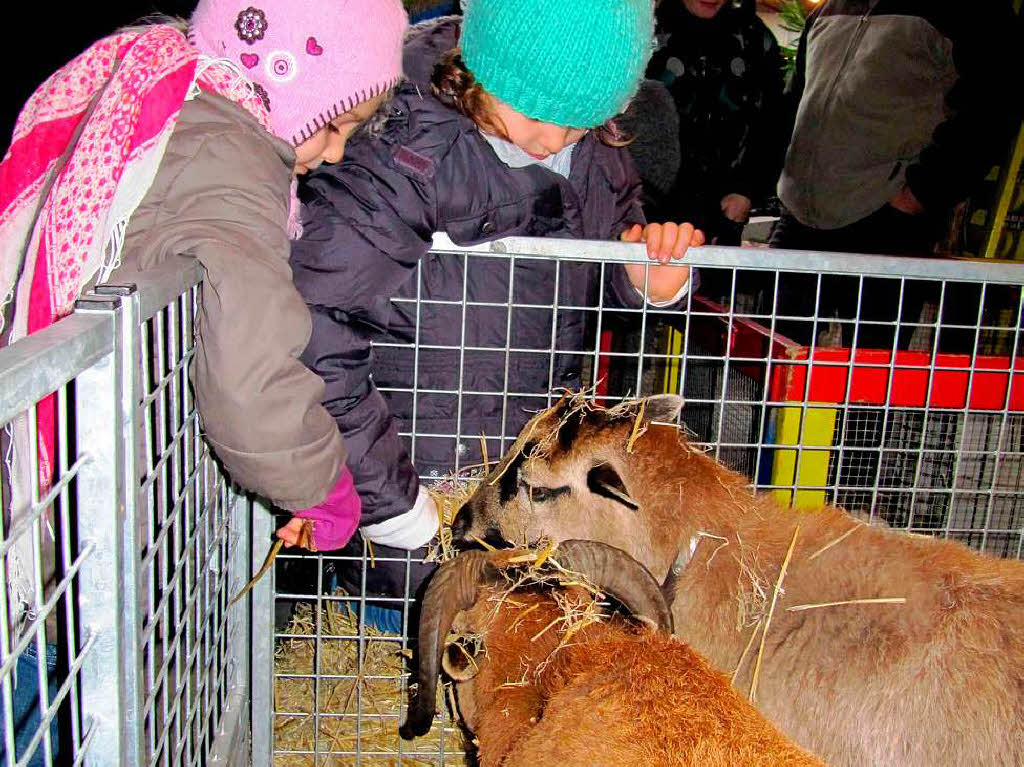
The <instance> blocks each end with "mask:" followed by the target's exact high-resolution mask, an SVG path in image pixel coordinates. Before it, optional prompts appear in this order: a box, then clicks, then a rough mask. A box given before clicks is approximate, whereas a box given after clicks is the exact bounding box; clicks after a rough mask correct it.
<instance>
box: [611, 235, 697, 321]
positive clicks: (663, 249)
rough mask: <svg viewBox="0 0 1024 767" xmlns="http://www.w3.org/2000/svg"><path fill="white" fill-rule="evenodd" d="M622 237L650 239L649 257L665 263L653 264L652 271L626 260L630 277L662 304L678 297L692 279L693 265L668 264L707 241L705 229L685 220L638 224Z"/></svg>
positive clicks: (648, 243)
mask: <svg viewBox="0 0 1024 767" xmlns="http://www.w3.org/2000/svg"><path fill="white" fill-rule="evenodd" d="M619 239H621V240H622V241H623V242H645V243H647V257H648V258H649V259H651V260H652V261H657V262H658V263H659V264H661V266H652V267H650V274H649V275H648V268H647V266H646V265H644V264H626V273H627V274H628V275H629V281H630V282H632V283H633V285H634V286H635V287H636V289H637V290H639V291H640V292H641V293H644V294H645V296H646V298H647V300H648V301H650V302H652V303H655V304H661V303H666V302H670V301H672V300H674V299H675V298H676V297H677V296H678V295H679V293H680V291H682V289H683V286H684V285H685V284H686V283H687V282H688V281H689V279H690V270H689V268H687V267H677V266H665V265H666V264H668V263H669V262H670V261H678V260H680V259H681V258H682V257H683V256H684V255H686V251H687V250H688V249H689V248H691V247H695V248H696V247H700V246H701V245H703V244H704V232H702V231H701V230H700V229H695V228H694V226H693V224H685V223H684V224H676V223H673V222H666V223H664V224H647V225H646V226H643V227H641V226H640V225H639V224H634V225H633V226H631V227H630V228H629V229H627V230H626V231H624V232H623V233H622V234H621V235H620V237H619Z"/></svg>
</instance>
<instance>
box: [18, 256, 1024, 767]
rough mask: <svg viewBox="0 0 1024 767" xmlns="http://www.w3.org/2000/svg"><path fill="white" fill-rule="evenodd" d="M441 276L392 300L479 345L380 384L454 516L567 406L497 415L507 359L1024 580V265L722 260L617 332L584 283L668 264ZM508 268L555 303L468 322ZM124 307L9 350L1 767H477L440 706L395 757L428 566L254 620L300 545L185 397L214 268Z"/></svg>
mask: <svg viewBox="0 0 1024 767" xmlns="http://www.w3.org/2000/svg"><path fill="white" fill-rule="evenodd" d="M427 258H430V259H443V260H445V261H446V262H448V263H449V264H450V265H451V267H452V269H451V272H452V274H456V275H460V278H461V282H458V283H453V285H452V290H451V292H450V294H447V295H443V296H438V295H424V294H423V291H422V290H421V289H420V287H419V285H418V283H415V281H414V283H410V285H409V286H408V289H407V290H405V291H404V292H403V294H402V297H400V298H396V299H395V303H396V306H398V307H401V308H402V310H403V311H404V312H406V313H407V314H411V315H412V316H418V313H419V310H420V308H421V307H422V306H424V305H426V304H428V303H431V302H433V303H436V304H438V305H443V306H444V307H445V308H446V310H447V311H449V312H450V316H451V317H452V323H451V328H452V338H453V342H452V343H451V344H450V345H445V346H443V347H437V346H434V347H431V346H428V345H425V344H420V343H419V339H418V334H417V333H415V332H414V333H413V334H412V335H411V336H409V337H401V338H399V337H395V336H388V337H385V336H380V337H379V343H378V344H377V345H378V347H379V348H378V352H379V353H380V354H382V355H387V354H392V355H394V354H407V355H411V356H412V358H413V360H414V362H415V364H414V365H413V367H412V370H414V371H417V372H414V374H413V377H412V380H409V381H395V380H389V379H388V378H387V376H386V375H383V374H382V375H381V376H379V378H378V381H377V383H378V386H379V387H380V388H381V390H382V391H383V392H384V394H385V396H387V397H389V398H390V399H392V401H393V402H395V403H400V404H401V408H402V409H403V411H407V412H409V413H410V414H411V417H410V419H408V420H403V421H402V422H401V425H400V429H401V431H402V432H403V434H404V436H405V437H406V438H407V440H408V446H409V451H410V455H411V457H412V459H413V461H414V462H415V460H416V452H417V449H418V448H420V449H422V447H421V446H422V445H423V444H426V441H428V440H430V441H435V442H436V441H440V442H442V443H444V444H446V445H448V447H449V449H450V451H451V455H452V456H453V465H452V467H451V471H450V473H447V474H438V475H430V476H424V477H423V482H424V483H425V484H427V486H428V487H430V488H431V491H432V493H433V494H434V495H435V497H436V498H437V499H438V500H439V501H440V502H441V506H442V507H443V508H444V509H445V510H446V511H447V512H448V513H449V514H450V513H452V512H454V510H455V506H456V505H457V502H458V500H459V498H460V497H464V495H465V494H466V493H467V492H468V490H470V489H471V488H472V486H473V484H474V483H475V482H478V481H479V480H480V478H481V477H482V475H483V474H484V472H485V467H484V466H483V465H482V464H483V459H484V457H485V453H486V458H487V459H489V460H491V461H493V460H494V459H496V458H497V457H498V454H499V453H500V452H501V450H502V449H503V448H507V447H508V445H509V444H511V442H512V441H513V440H514V438H515V436H516V434H515V430H516V429H517V428H518V427H516V426H515V424H518V423H521V420H522V414H523V413H524V412H525V411H529V410H536V409H540V408H544V407H546V406H547V405H549V404H551V403H552V402H553V401H554V400H555V398H557V397H558V396H559V393H558V391H555V390H552V391H545V392H519V391H514V390H510V389H509V387H508V386H506V387H505V389H504V390H503V391H477V390H473V389H472V388H471V387H467V386H464V385H463V380H464V378H466V373H467V369H466V365H467V364H468V363H467V359H468V360H473V363H472V364H478V362H477V360H479V359H480V357H479V355H480V354H481V353H486V354H487V355H488V359H489V360H490V362H488V364H493V365H501V366H504V367H503V368H502V369H504V370H505V371H506V375H505V379H506V381H507V380H508V378H509V377H508V370H509V369H510V367H513V366H515V365H517V364H520V361H521V360H522V359H523V358H524V356H531V357H536V356H537V355H540V356H541V357H543V358H545V359H547V360H549V365H550V369H551V370H552V371H554V369H555V362H556V358H558V357H559V355H571V356H573V357H574V358H576V359H577V361H578V363H579V364H580V366H581V367H582V370H583V374H584V377H583V380H582V381H581V382H580V384H581V386H582V387H584V388H586V389H588V390H591V391H592V392H593V396H594V397H595V398H596V399H598V400H599V401H600V402H603V403H605V404H614V402H616V401H619V400H621V399H622V398H627V397H631V396H635V395H637V394H650V393H656V392H663V391H671V392H676V393H680V394H682V395H683V396H684V397H685V399H686V405H685V408H684V411H683V423H684V425H685V428H686V429H687V430H688V431H689V433H690V435H691V438H692V439H693V440H694V441H696V442H697V443H699V444H701V445H703V446H704V447H705V448H706V449H707V450H708V451H710V452H711V453H712V454H713V455H714V456H715V457H717V458H718V459H719V460H721V461H722V462H723V463H725V464H726V465H728V466H730V467H732V468H734V469H735V470H737V471H740V472H741V473H744V474H745V475H746V476H747V477H748V479H749V480H750V484H751V486H752V487H756V488H758V489H761V490H766V491H769V492H773V493H776V494H777V495H778V496H779V498H780V500H783V501H784V502H786V503H792V504H793V505H794V506H796V507H797V508H798V509H799V508H801V507H806V506H810V505H814V504H819V503H822V502H826V501H827V502H836V503H839V504H841V505H843V506H845V507H847V508H848V509H849V510H851V511H852V512H855V513H858V514H861V515H864V516H865V517H870V518H872V519H873V520H876V521H879V522H884V523H886V524H888V525H890V526H892V527H894V528H897V529H900V530H903V531H905V532H907V533H915V534H921V535H932V536H942V537H948V538H953V539H957V540H961V541H964V542H965V543H967V544H968V545H970V546H973V547H975V548H977V549H979V550H983V551H986V552H989V553H991V554H994V555H997V556H1003V557H1013V558H1018V559H1019V558H1021V554H1022V547H1024V498H1022V497H1021V496H1022V493H1024V491H1022V481H1024V473H1022V458H1024V349H1022V341H1024V339H1022V338H1021V335H1022V330H1024V316H1022V310H1024V289H1022V286H1024V267H1021V266H1019V265H1012V264H1004V263H992V262H976V261H947V260H926V259H905V258H888V257H879V256H850V255H844V254H834V253H804V252H795V251H794V252H788V251H775V250H764V249H732V248H714V247H706V248H703V249H701V250H699V251H696V252H694V253H693V254H691V256H690V257H689V258H688V262H689V263H690V264H691V265H692V266H696V267H698V272H699V277H698V281H699V286H698V287H697V289H696V290H694V291H692V292H691V293H690V294H689V295H687V297H686V299H685V303H686V309H685V310H684V311H678V310H675V311H673V310H668V309H659V308H657V307H652V306H647V307H644V308H636V309H623V308H619V307H614V306H610V305H606V304H605V302H604V298H603V294H602V293H601V292H600V291H598V292H596V293H595V299H594V302H593V304H592V305H586V306H572V305H565V304H564V303H562V302H560V300H559V298H560V297H561V295H562V291H561V289H560V287H561V282H562V281H563V280H566V279H572V278H573V277H574V275H575V272H574V271H573V269H574V268H575V267H576V266H577V265H579V264H580V263H582V262H590V263H592V264H597V266H595V267H593V268H594V269H596V270H599V271H601V272H603V271H604V270H607V269H611V268H616V267H615V264H616V263H617V262H618V263H622V262H626V261H630V260H641V261H643V260H645V258H644V256H643V250H642V248H641V247H640V246H633V245H625V244H620V243H598V242H573V241H568V240H555V239H542V240H531V239H510V240H503V241H498V242H493V243H487V244H484V245H479V246H474V247H470V248H460V247H456V246H454V245H453V244H452V243H451V242H450V241H448V240H447V239H446V238H443V237H438V238H437V239H436V240H435V247H434V249H433V250H432V252H431V253H430V254H429V256H427ZM485 259H500V260H501V261H502V262H503V263H505V264H507V267H508V271H507V274H508V275H510V277H511V276H512V275H517V274H520V273H524V272H521V271H520V270H526V271H530V270H533V272H534V273H536V272H537V271H540V273H542V274H547V275H549V276H550V278H551V281H552V302H551V305H550V306H530V305H525V304H521V303H519V302H517V300H516V291H515V279H514V277H512V278H507V279H506V280H505V282H504V283H503V284H501V285H496V286H495V285H492V286H490V288H491V289H492V290H491V292H492V293H494V294H497V295H498V296H499V298H494V296H493V295H492V296H491V300H488V301H486V302H480V301H473V300H467V296H468V289H467V284H468V283H467V280H466V275H472V272H473V269H474V268H478V267H479V264H481V263H482V262H483V260H485ZM602 277H603V274H602ZM122 282H124V283H126V284H118V285H110V286H101V287H99V288H97V289H96V290H95V291H94V292H93V293H91V294H90V295H87V296H85V297H84V298H83V299H82V300H81V301H80V302H79V304H78V306H77V308H76V311H75V312H74V314H72V315H71V316H70V317H68V318H66V319H64V320H62V321H61V322H59V323H57V324H56V325H54V326H52V327H50V328H48V329H46V330H44V331H41V332H39V333H37V334H35V335H32V336H30V337H28V338H26V339H24V340H21V341H18V342H16V343H15V344H13V345H11V346H10V347H8V348H5V349H2V350H0V424H4V425H6V429H5V431H4V453H5V457H6V458H7V460H6V461H5V469H4V474H3V479H4V482H3V484H2V493H3V498H2V500H3V508H4V510H5V517H4V525H3V530H2V538H0V558H2V565H3V566H2V567H0V585H2V588H0V603H2V611H3V612H2V614H3V617H4V620H3V621H0V652H2V664H0V716H2V719H0V731H2V733H3V735H2V738H0V754H2V759H3V762H4V764H7V765H12V766H13V765H36V764H46V765H49V764H80V763H84V764H89V765H103V764H111V765H120V764H140V765H141V764H146V765H149V764H154V765H172V764H173V765H177V764H188V765H205V764H210V765H216V764H225V765H226V764H248V763H250V762H251V763H252V764H257V765H267V764H275V765H307V764H308V765H342V764H365V765H374V764H381V765H384V764H387V765H392V764H407V765H420V764H422V765H442V764H461V763H463V752H464V744H463V740H462V735H461V733H460V731H459V729H458V727H457V725H456V724H455V723H453V722H452V721H451V718H450V715H449V713H448V712H447V711H445V707H443V706H442V707H441V710H443V711H444V713H443V714H442V718H441V719H439V721H438V722H437V723H436V724H435V727H434V730H433V731H432V733H431V735H430V736H428V737H427V738H423V739H420V740H417V741H414V742H411V743H407V742H403V741H401V740H400V739H399V737H398V725H399V724H400V722H401V720H402V718H403V706H404V701H405V684H406V669H405V659H406V657H407V655H408V650H409V647H410V642H409V635H410V633H413V632H414V631H415V624H414V620H415V606H416V603H415V594H412V593H410V591H412V587H413V584H414V583H415V582H416V580H417V576H418V575H419V574H420V573H421V572H422V567H423V565H422V564H421V554H420V553H419V552H416V553H412V554H404V553H403V554H401V555H400V556H390V555H388V556H385V555H383V554H382V553H381V552H375V551H373V550H372V549H370V548H369V547H367V546H365V545H364V544H361V543H360V544H359V545H358V546H350V547H349V549H346V550H345V551H344V552H342V553H340V554H335V555H304V554H301V553H293V552H294V550H293V552H288V553H282V554H281V555H280V556H279V557H278V558H277V560H276V563H275V565H274V567H273V568H271V570H270V572H269V573H268V574H267V576H266V577H265V578H263V579H262V580H260V581H258V582H257V583H256V585H255V586H254V588H252V590H251V591H249V592H248V593H246V594H245V595H244V596H243V597H242V598H241V599H239V600H238V601H233V597H235V595H237V594H239V593H240V592H241V591H242V589H243V586H244V585H245V584H246V583H247V581H248V580H249V579H250V577H251V576H252V575H253V574H254V573H255V572H256V571H257V570H259V568H260V566H261V564H262V563H263V560H264V558H265V557H266V555H267V552H268V550H269V548H270V545H271V541H272V531H273V529H274V527H275V519H274V517H273V515H272V513H271V512H269V511H268V510H266V509H265V508H263V507H262V506H260V504H259V503H258V502H256V501H254V500H253V499H251V498H249V497H247V496H246V495H245V494H243V493H240V492H238V491H237V490H236V489H234V488H233V487H232V486H231V485H230V484H229V483H228V481H227V480H226V479H225V478H224V476H223V475H222V474H221V473H220V471H219V469H218V465H217V463H216V461H215V459H214V457H213V455H212V453H211V452H210V450H209V448H208V447H207V445H206V444H205V443H204V441H203V438H202V433H201V426H200V423H199V420H198V416H197V413H196V411H195V402H194V399H193V397H192V393H191V390H190V388H189V384H188V376H187V367H188V363H189V360H190V357H191V356H192V353H193V332H194V320H195V316H196V309H197V306H198V305H199V302H200V301H201V292H202V271H201V269H200V268H199V267H198V266H197V265H196V264H195V263H194V262H191V261H185V260H182V261H181V262H178V263H174V264H169V265H168V266H166V267H165V268H163V269H161V270H158V271H153V272H147V273H143V274H139V275H136V276H134V277H132V278H131V280H130V282H131V283H132V284H127V282H129V281H122ZM481 308H485V309H488V310H492V311H501V312H503V313H504V316H505V317H506V318H507V324H506V328H507V329H508V332H506V335H505V338H500V339H485V340H481V339H479V338H478V337H477V336H476V335H475V334H474V333H473V329H474V327H475V326H476V325H475V321H474V319H473V317H474V313H475V312H477V311H478V310H480V309H481ZM538 312H542V313H544V316H545V317H547V318H548V319H547V321H548V322H550V323H551V328H552V332H551V338H552V339H554V338H556V329H557V327H558V323H559V322H561V321H563V320H564V319H565V318H567V317H571V318H573V321H582V322H584V324H585V327H586V334H587V335H586V337H587V339H588V341H587V345H586V348H582V349H558V348H553V344H554V341H552V343H551V344H550V345H548V347H547V348H519V347H517V346H515V345H514V344H511V343H509V342H508V339H509V338H511V337H512V332H511V329H512V328H514V327H515V325H516V323H517V321H519V318H520V317H522V316H523V315H525V314H531V315H533V316H534V317H536V315H537V313H538ZM432 355H442V356H443V358H444V359H445V360H447V362H446V363H445V364H447V365H448V366H449V368H450V370H449V372H450V374H451V375H450V380H451V382H452V384H451V386H446V387H441V388H439V387H436V386H435V385H434V384H435V383H436V381H426V382H424V381H421V380H420V376H419V375H418V371H420V370H422V369H425V368H424V367H423V365H422V362H423V360H424V359H426V358H428V357H430V356H432ZM552 385H553V387H558V386H559V385H560V383H559V382H558V381H552ZM481 398H498V399H500V401H501V403H502V408H503V410H502V412H503V413H504V414H505V421H504V422H505V423H506V428H503V430H502V432H501V433H494V434H485V435H481V434H478V433H476V431H475V427H474V425H473V422H472V421H473V419H472V417H471V414H472V412H473V407H474V403H476V402H479V401H480V399H481ZM428 401H433V402H437V401H444V402H447V403H448V405H447V406H449V407H451V408H452V410H451V412H453V413H455V414H456V417H457V423H458V428H457V429H456V430H455V432H454V433H440V434H439V433H431V432H430V431H429V430H428V429H426V428H424V427H422V426H421V424H419V423H418V422H417V413H418V412H419V408H420V406H421V404H422V403H424V402H428ZM49 423H53V424H55V427H54V428H53V429H52V430H51V429H49V427H48V426H47V424H49ZM48 435H55V439H53V438H52V437H51V436H48ZM12 445H14V446H16V447H19V448H20V450H19V451H18V452H15V453H14V456H16V458H15V460H13V461H12V460H11V458H12V452H11V448H12ZM796 513H799V512H796ZM434 553H436V552H432V554H434ZM388 558H390V559H392V560H397V561H398V563H399V565H400V568H401V572H404V581H403V582H404V587H401V588H400V590H401V591H402V592H404V593H401V594H399V595H397V596H395V595H389V596H384V595H379V594H376V593H374V592H373V590H372V588H373V582H374V578H373V576H374V572H373V571H374V568H376V567H379V566H380V565H381V563H382V561H383V560H385V559H388ZM343 572H345V573H349V577H348V580H347V581H346V585H347V586H348V589H347V590H343V589H341V588H340V587H339V583H340V582H341V581H343V580H345V579H344V578H342V577H341V574H342V573H343ZM353 572H354V573H357V576H356V577H355V579H354V580H355V582H354V583H353V582H351V581H352V580H353V579H352V578H351V573H353ZM296 573H298V576H297V575H296ZM275 580H276V581H277V582H278V586H277V587H276V588H275Z"/></svg>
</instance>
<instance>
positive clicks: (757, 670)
mask: <svg viewBox="0 0 1024 767" xmlns="http://www.w3.org/2000/svg"><path fill="white" fill-rule="evenodd" d="M798 535H800V525H797V526H796V527H795V528H794V529H793V539H792V540H791V541H790V542H789V549H788V550H787V551H786V558H785V559H783V560H782V567H781V568H779V577H778V578H777V579H776V581H775V589H774V591H772V602H771V606H770V607H769V608H768V615H767V617H766V618H765V621H764V630H763V631H762V632H761V644H760V646H759V647H758V648H757V662H756V663H755V664H754V676H753V677H752V678H751V680H750V694H749V695H748V696H747V697H748V699H749V700H750V702H751V703H753V702H754V697H755V696H756V695H757V680H758V677H759V676H760V675H761V661H762V659H763V658H764V640H765V637H767V636H768V628H769V627H770V626H771V623H772V616H773V615H774V614H775V604H776V602H778V600H779V591H781V590H782V581H783V580H785V578H786V570H787V569H788V568H789V560H790V559H791V558H792V556H793V549H795V548H796V539H797V536H798Z"/></svg>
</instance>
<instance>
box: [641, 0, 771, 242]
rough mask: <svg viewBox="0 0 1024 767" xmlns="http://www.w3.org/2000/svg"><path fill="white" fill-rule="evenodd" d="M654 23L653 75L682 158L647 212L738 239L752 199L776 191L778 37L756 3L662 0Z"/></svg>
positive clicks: (718, 237) (717, 237)
mask: <svg viewBox="0 0 1024 767" xmlns="http://www.w3.org/2000/svg"><path fill="white" fill-rule="evenodd" d="M657 23H658V26H657V32H658V36H657V39H658V48H657V50H656V51H655V53H654V55H653V56H652V57H651V61H650V64H649V65H648V67H647V77H649V78H651V79H654V80H659V81H661V82H662V83H664V84H665V85H666V86H667V88H668V91H669V93H670V94H671V96H672V99H673V101H674V102H675V109H676V112H677V114H678V117H679V132H678V142H679V152H680V164H679V170H678V172H677V174H676V177H675V179H674V183H673V184H672V186H671V187H670V188H669V189H668V190H667V192H665V193H664V194H660V195H658V194H651V193H650V191H649V194H648V196H649V200H648V203H647V207H646V209H645V212H646V213H647V215H648V217H651V218H653V219H656V220H657V219H661V218H671V219H682V220H686V221H693V222H694V223H695V224H696V225H697V226H699V227H700V228H701V229H703V230H704V231H705V233H706V234H707V237H708V239H709V241H711V242H714V243H716V244H718V245H739V244H740V235H741V233H742V231H743V225H744V224H745V223H746V221H747V219H748V218H749V216H750V209H751V207H752V205H754V204H760V203H764V202H765V201H766V200H767V199H768V198H769V197H771V196H772V195H773V194H774V191H775V184H776V182H777V181H778V178H779V170H780V169H781V167H782V157H783V154H784V152H785V148H786V147H785V144H786V139H787V136H786V135H785V133H784V130H785V128H784V127H783V126H784V123H785V120H784V112H783V108H782V105H783V102H782V92H783V60H782V55H781V54H780V53H779V46H778V43H777V42H776V41H775V36H774V35H773V34H772V32H771V31H770V30H769V29H768V27H766V26H765V25H764V23H763V22H762V21H761V20H760V19H759V18H758V17H757V14H756V13H754V2H753V0H740V1H739V2H732V0H663V2H661V4H660V5H659V6H658V11H657Z"/></svg>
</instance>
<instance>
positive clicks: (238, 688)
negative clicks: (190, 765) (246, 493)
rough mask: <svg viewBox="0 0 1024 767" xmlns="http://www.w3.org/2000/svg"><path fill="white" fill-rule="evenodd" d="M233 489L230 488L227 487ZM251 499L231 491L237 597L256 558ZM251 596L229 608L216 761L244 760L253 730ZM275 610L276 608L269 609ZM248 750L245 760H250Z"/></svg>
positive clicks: (232, 586) (231, 564)
mask: <svg viewBox="0 0 1024 767" xmlns="http://www.w3.org/2000/svg"><path fill="white" fill-rule="evenodd" d="M227 492H230V491H227ZM250 513H251V512H250V509H249V501H248V500H246V499H245V498H244V497H243V496H241V495H237V494H235V493H230V515H231V523H230V530H231V535H230V536H229V539H228V541H229V545H230V547H231V548H230V550H229V554H228V597H229V598H233V597H234V595H235V594H237V593H239V592H240V591H241V590H242V588H244V587H245V584H246V583H248V581H249V573H250V572H251V567H252V561H253V550H254V547H253V545H252V544H253V537H252V527H251V525H250V524H249V516H250ZM251 600H252V597H251V596H247V597H246V598H245V599H241V600H239V601H238V602H237V603H236V604H234V605H233V606H231V607H229V608H228V614H227V619H228V625H229V627H230V629H229V635H228V637H229V641H228V661H227V663H228V669H227V670H228V679H229V680H230V681H229V685H228V690H227V695H228V698H227V701H226V702H225V703H224V721H223V722H221V726H220V728H219V737H218V738H217V739H216V741H215V743H214V744H213V747H212V748H211V752H210V763H211V764H214V765H235V764H240V763H241V762H240V761H239V758H240V757H241V756H242V752H243V751H245V750H247V747H248V743H249V734H250V712H249V705H250V695H249V663H250V652H251V647H250V645H251V638H252V636H253V632H252V624H251V622H250V612H249V611H250V604H249V602H250V601H251ZM269 614H271V615H272V614H273V610H270V611H269ZM248 758H249V757H248V754H245V761H246V762H247V761H248Z"/></svg>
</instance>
